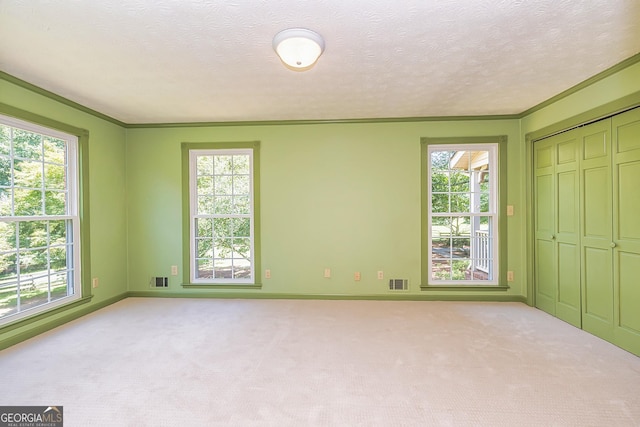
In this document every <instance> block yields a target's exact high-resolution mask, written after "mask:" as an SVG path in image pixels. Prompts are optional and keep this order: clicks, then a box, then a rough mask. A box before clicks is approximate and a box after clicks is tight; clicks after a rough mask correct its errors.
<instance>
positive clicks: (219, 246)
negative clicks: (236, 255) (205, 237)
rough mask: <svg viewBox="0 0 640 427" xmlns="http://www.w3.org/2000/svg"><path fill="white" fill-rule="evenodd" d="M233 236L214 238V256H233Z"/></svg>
mask: <svg viewBox="0 0 640 427" xmlns="http://www.w3.org/2000/svg"><path fill="white" fill-rule="evenodd" d="M231 242H232V239H231V238H218V239H215V240H214V243H213V244H214V248H213V257H214V258H230V257H231V251H232V249H233V248H232V246H231Z"/></svg>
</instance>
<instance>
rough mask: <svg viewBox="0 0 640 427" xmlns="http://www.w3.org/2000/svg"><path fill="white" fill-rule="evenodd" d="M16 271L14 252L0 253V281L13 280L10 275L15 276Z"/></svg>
mask: <svg viewBox="0 0 640 427" xmlns="http://www.w3.org/2000/svg"><path fill="white" fill-rule="evenodd" d="M11 249H13V248H11ZM17 273H18V268H17V264H16V254H15V252H12V253H6V254H3V255H0V283H6V282H7V281H9V282H11V281H13V279H12V277H15V276H16V274H17ZM0 290H1V287H0Z"/></svg>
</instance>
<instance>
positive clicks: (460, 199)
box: [451, 193, 471, 213]
mask: <svg viewBox="0 0 640 427" xmlns="http://www.w3.org/2000/svg"><path fill="white" fill-rule="evenodd" d="M451 212H460V213H463V212H471V200H470V198H469V194H468V193H452V194H451Z"/></svg>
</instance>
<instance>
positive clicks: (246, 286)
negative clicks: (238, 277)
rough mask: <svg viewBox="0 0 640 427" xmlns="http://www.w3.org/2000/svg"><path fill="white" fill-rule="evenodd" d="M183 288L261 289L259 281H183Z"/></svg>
mask: <svg viewBox="0 0 640 427" xmlns="http://www.w3.org/2000/svg"><path fill="white" fill-rule="evenodd" d="M182 287H183V288H185V289H254V290H255V289H262V284H261V283H256V284H251V283H246V284H240V283H197V284H195V283H183V284H182Z"/></svg>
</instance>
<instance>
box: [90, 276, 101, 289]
mask: <svg viewBox="0 0 640 427" xmlns="http://www.w3.org/2000/svg"><path fill="white" fill-rule="evenodd" d="M98 286H100V281H99V280H98V278H97V277H94V278H93V279H91V287H92V288H97V287H98Z"/></svg>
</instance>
